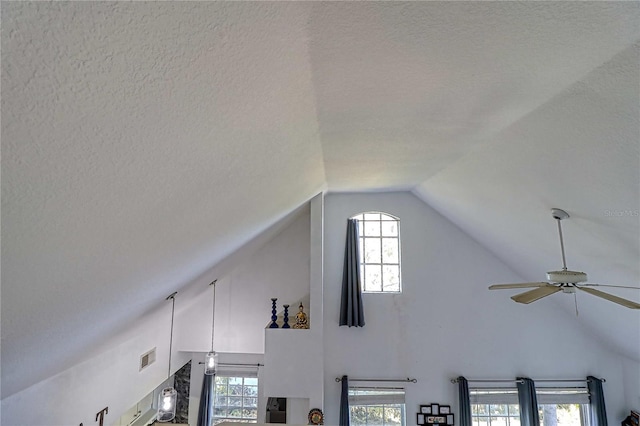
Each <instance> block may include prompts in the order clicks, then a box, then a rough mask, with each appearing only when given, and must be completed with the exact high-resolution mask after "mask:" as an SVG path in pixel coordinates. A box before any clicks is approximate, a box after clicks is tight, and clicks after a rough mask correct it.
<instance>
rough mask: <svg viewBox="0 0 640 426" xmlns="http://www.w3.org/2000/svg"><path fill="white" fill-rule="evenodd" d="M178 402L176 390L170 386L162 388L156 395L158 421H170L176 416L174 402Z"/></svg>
mask: <svg viewBox="0 0 640 426" xmlns="http://www.w3.org/2000/svg"><path fill="white" fill-rule="evenodd" d="M177 402H178V392H176V390H175V389H174V388H172V387H169V388H164V389H162V391H161V392H160V395H159V397H158V415H157V417H156V419H157V420H158V421H159V422H170V421H171V420H173V418H174V417H175V416H176V405H177V404H176V403H177Z"/></svg>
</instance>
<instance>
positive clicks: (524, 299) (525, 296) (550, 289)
mask: <svg viewBox="0 0 640 426" xmlns="http://www.w3.org/2000/svg"><path fill="white" fill-rule="evenodd" d="M560 290H562V288H560V287H558V286H555V285H547V286H544V287H540V288H536V289H535V290H531V291H527V292H525V293H520V294H516V295H515V296H511V298H512V299H513V300H515V301H516V302H518V303H531V302H535V301H536V300H538V299H542V298H543V297H545V296H549V295H551V294H553V293H557V292H559V291H560Z"/></svg>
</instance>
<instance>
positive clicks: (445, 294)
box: [324, 193, 638, 424]
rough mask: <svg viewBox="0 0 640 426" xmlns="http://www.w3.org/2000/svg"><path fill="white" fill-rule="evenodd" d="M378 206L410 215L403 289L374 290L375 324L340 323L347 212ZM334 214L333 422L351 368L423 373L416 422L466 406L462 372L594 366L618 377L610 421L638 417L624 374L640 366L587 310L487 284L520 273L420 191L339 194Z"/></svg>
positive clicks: (376, 374) (328, 264)
mask: <svg viewBox="0 0 640 426" xmlns="http://www.w3.org/2000/svg"><path fill="white" fill-rule="evenodd" d="M372 210H379V211H384V212H386V213H390V214H392V215H394V216H397V217H399V218H400V220H401V225H400V226H401V239H402V279H403V283H402V285H403V293H402V294H400V295H380V294H367V295H364V309H365V319H366V326H365V327H363V328H348V327H339V326H338V313H339V306H340V287H341V278H342V264H343V256H344V239H345V231H346V220H347V218H349V217H351V216H353V215H355V214H356V213H359V212H363V211H372ZM324 219H325V221H324V225H325V241H324V244H325V246H324V277H325V280H324V302H325V304H324V314H325V318H324V362H325V374H324V382H325V415H326V420H327V421H326V424H337V423H338V413H339V400H340V384H339V383H336V382H335V378H336V377H339V376H341V375H343V374H347V375H349V376H351V377H360V378H363V377H364V378H405V377H415V378H416V379H418V382H417V383H416V384H407V385H406V390H407V393H406V407H407V416H408V418H409V419H412V416H413V415H414V414H415V413H416V412H417V411H418V406H419V404H424V403H428V402H440V403H443V404H451V405H452V407H454V408H455V409H456V410H457V401H456V400H457V396H456V387H455V386H454V385H452V384H451V383H450V379H451V378H453V377H457V376H459V375H464V376H465V377H467V378H468V379H473V378H514V377H516V376H520V375H522V376H529V377H532V378H534V379H536V378H539V379H544V378H584V377H586V376H587V375H588V374H592V375H596V376H598V377H604V378H606V380H607V382H606V383H605V392H606V399H607V409H608V416H609V421H610V422H611V424H617V422H619V421H620V420H621V419H622V418H624V416H626V415H627V414H628V413H627V412H628V410H629V408H630V407H629V406H628V405H626V404H625V402H624V401H625V383H626V381H628V380H632V381H633V380H635V378H629V377H624V376H625V374H628V373H629V372H630V371H633V369H632V368H627V369H626V370H625V369H623V368H622V367H621V358H620V357H619V356H617V355H615V354H612V353H610V352H609V351H608V350H607V349H606V348H604V347H603V346H602V345H601V344H600V343H599V342H598V341H595V340H593V339H592V338H591V336H590V335H589V334H588V333H586V332H585V331H584V329H583V327H582V326H581V323H580V317H577V318H576V317H575V316H570V315H566V314H564V313H560V312H558V311H556V310H554V303H553V300H551V299H553V298H548V299H543V300H540V301H538V302H536V303H534V304H531V305H521V304H516V303H514V302H513V301H511V300H510V299H509V296H511V295H512V293H510V292H509V291H506V290H505V291H494V292H491V291H488V290H487V287H488V286H489V285H490V284H492V283H503V282H519V281H521V278H520V277H519V276H517V275H516V274H515V273H514V272H512V271H511V270H510V269H509V268H508V267H506V266H505V265H504V264H503V263H501V262H500V261H499V260H498V259H497V258H496V257H494V256H493V255H492V254H491V253H489V252H488V251H487V250H485V249H484V248H483V247H482V246H480V245H479V244H477V243H476V242H475V241H473V240H472V239H471V238H469V237H468V236H467V235H466V234H464V233H462V232H461V231H460V230H459V229H458V228H456V227H455V226H454V225H453V224H451V223H450V222H449V221H448V220H446V219H445V218H443V217H442V216H440V215H439V214H438V213H436V212H435V211H434V210H433V209H431V208H430V207H428V206H427V205H426V204H424V203H423V202H421V201H420V200H418V199H417V198H415V196H413V195H412V194H410V193H383V194H329V195H328V196H327V197H326V198H325V218H324ZM556 296H557V297H564V295H562V294H559V295H556ZM637 383H638V381H637V380H635V384H636V387H637ZM629 403H630V402H629ZM634 403H635V402H634ZM456 412H457V411H456Z"/></svg>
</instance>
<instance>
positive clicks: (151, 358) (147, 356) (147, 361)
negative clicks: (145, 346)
mask: <svg viewBox="0 0 640 426" xmlns="http://www.w3.org/2000/svg"><path fill="white" fill-rule="evenodd" d="M155 360H156V348H153V349H151V350H150V351H149V352H146V353H143V354H142V355H140V371H142V370H144V369H145V368H147V367H148V366H150V365H151V364H153V363H154V362H155Z"/></svg>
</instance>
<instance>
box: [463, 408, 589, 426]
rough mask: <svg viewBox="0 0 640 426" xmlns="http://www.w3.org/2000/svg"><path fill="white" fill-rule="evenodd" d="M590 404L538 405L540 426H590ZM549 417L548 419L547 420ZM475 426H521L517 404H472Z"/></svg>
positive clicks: (472, 416)
mask: <svg viewBox="0 0 640 426" xmlns="http://www.w3.org/2000/svg"><path fill="white" fill-rule="evenodd" d="M587 409H588V404H543V405H538V411H539V415H540V426H551V425H553V426H589V424H588V416H585V415H584V413H585V412H586V410H587ZM545 416H547V419H545ZM471 418H472V424H473V426H520V409H519V406H518V405H517V404H471Z"/></svg>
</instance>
